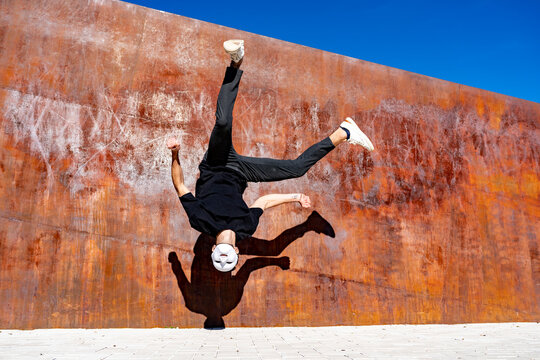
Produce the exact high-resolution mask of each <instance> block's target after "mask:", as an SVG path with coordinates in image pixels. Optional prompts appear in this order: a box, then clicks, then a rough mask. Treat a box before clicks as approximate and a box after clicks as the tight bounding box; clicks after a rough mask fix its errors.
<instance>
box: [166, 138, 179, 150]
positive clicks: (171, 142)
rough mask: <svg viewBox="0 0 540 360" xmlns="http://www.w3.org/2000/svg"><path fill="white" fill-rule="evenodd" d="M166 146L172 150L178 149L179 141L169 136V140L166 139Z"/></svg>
mask: <svg viewBox="0 0 540 360" xmlns="http://www.w3.org/2000/svg"><path fill="white" fill-rule="evenodd" d="M167 147H168V148H169V149H171V150H173V151H178V150H180V141H178V139H177V138H174V137H172V138H169V140H167Z"/></svg>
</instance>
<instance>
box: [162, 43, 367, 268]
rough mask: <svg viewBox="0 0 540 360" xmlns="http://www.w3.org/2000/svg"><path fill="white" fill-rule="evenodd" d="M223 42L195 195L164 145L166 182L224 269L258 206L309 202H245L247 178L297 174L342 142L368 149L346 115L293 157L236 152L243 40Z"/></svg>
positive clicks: (274, 197)
mask: <svg viewBox="0 0 540 360" xmlns="http://www.w3.org/2000/svg"><path fill="white" fill-rule="evenodd" d="M223 46H224V48H225V51H226V52H227V53H228V54H229V55H230V56H231V64H230V66H229V67H228V68H227V70H226V72H225V78H224V80H223V84H222V85H221V89H220V92H219V95H218V100H217V109H216V123H215V126H214V129H213V130H212V134H211V135H210V141H209V144H208V150H207V152H206V154H205V155H204V158H203V160H202V162H201V163H200V165H199V170H200V176H199V179H198V180H197V184H196V195H197V196H196V197H195V196H194V195H193V194H192V193H191V192H190V191H189V189H188V188H187V187H186V186H185V185H184V177H183V173H182V168H181V167H180V162H179V159H178V152H179V150H180V149H179V145H180V144H179V142H178V141H177V140H176V139H175V138H171V139H169V141H168V142H167V146H168V148H169V149H171V151H172V166H171V175H172V181H173V184H174V187H175V189H176V192H177V194H178V196H179V198H180V201H181V203H182V206H183V207H184V210H185V211H186V213H187V215H188V218H189V222H190V224H191V226H192V227H193V228H194V229H195V230H198V231H200V232H201V233H205V234H208V235H211V236H213V237H215V238H216V244H215V245H214V246H213V248H212V255H211V258H212V262H213V265H214V267H215V268H216V269H217V270H219V271H222V272H227V271H231V270H233V269H234V267H235V266H236V263H237V262H238V252H239V250H238V248H237V247H236V241H241V240H242V239H245V238H247V237H249V236H251V235H252V234H253V233H254V232H255V230H256V229H257V226H258V224H259V217H260V216H261V215H262V214H263V212H264V210H266V209H268V208H271V207H273V206H277V205H281V204H284V203H287V202H298V203H300V205H301V206H302V207H304V208H308V207H310V206H311V201H310V199H309V197H308V196H306V195H304V194H270V195H265V196H262V197H260V198H259V199H257V200H256V201H255V202H254V203H253V204H252V205H251V206H250V207H248V206H247V205H246V203H245V202H244V200H243V199H242V194H243V193H244V190H245V189H246V187H247V182H261V181H266V182H267V181H279V180H285V179H292V178H296V177H300V176H302V175H304V174H305V173H306V172H307V171H308V170H309V169H310V168H311V167H312V166H313V165H314V164H315V163H316V162H317V161H319V160H320V159H322V158H323V157H324V156H325V155H326V154H328V153H329V152H330V151H331V150H333V149H334V147H336V146H338V145H339V144H341V143H343V142H345V141H348V142H349V143H352V144H359V145H361V146H363V147H364V148H366V149H367V150H369V151H372V150H373V145H372V144H371V141H370V140H369V139H368V138H367V136H366V135H364V133H362V131H361V130H360V129H359V128H358V126H357V125H356V124H355V123H354V121H353V120H352V119H351V118H346V119H345V121H344V122H342V123H341V125H340V126H339V127H338V128H337V129H336V130H335V131H334V132H333V133H332V134H330V136H329V137H327V138H325V139H323V140H322V141H320V142H318V143H317V144H315V145H312V146H311V147H309V148H308V149H307V150H306V151H304V152H303V153H302V154H301V155H300V156H299V157H298V158H296V159H294V160H277V159H268V158H253V157H247V156H242V155H239V154H238V153H237V152H236V151H235V150H234V148H233V145H232V121H233V117H232V113H233V107H234V103H235V100H236V96H237V94H238V86H239V84H240V78H241V77H242V73H243V72H242V70H240V65H241V64H242V60H243V57H244V41H243V40H228V41H225V43H224V44H223Z"/></svg>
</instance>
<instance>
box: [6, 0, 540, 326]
mask: <svg viewBox="0 0 540 360" xmlns="http://www.w3.org/2000/svg"><path fill="white" fill-rule="evenodd" d="M228 38H243V39H245V40H246V54H247V55H246V59H245V61H244V64H243V68H244V70H245V73H244V77H243V79H242V83H241V85H240V93H239V96H238V100H237V104H236V108H235V114H234V116H235V123H234V131H233V136H234V144H235V146H236V148H237V150H238V151H239V152H240V153H243V154H247V155H252V156H269V157H279V158H293V157H295V156H297V155H298V154H299V153H300V151H301V150H303V149H304V148H306V147H307V146H309V145H310V144H311V143H313V142H315V141H317V140H319V139H321V138H323V137H324V136H326V135H328V134H329V133H330V132H331V131H332V130H333V129H334V128H335V127H336V126H337V125H338V124H339V123H340V122H341V121H342V119H343V118H344V117H345V116H353V117H354V118H355V119H356V120H357V122H358V123H359V124H361V128H362V129H363V130H365V132H366V134H367V135H368V136H369V137H370V138H371V139H372V140H373V143H374V145H375V149H376V150H375V151H374V152H373V153H366V152H364V151H362V150H361V149H360V148H358V147H353V146H350V145H348V144H344V145H341V146H340V147H339V148H337V149H336V150H334V151H333V152H332V153H330V154H329V155H328V156H327V157H326V158H325V159H323V160H322V161H321V162H320V163H319V164H317V165H316V166H315V167H314V168H313V169H312V170H311V171H310V172H309V173H308V174H307V175H306V176H304V177H302V178H300V179H296V180H289V181H284V182H280V183H270V184H251V185H250V186H249V187H248V189H247V191H246V194H245V198H246V199H247V202H248V203H250V202H251V201H253V200H254V199H255V198H257V197H258V196H260V195H263V194H265V193H272V192H285V193H286V192H304V193H306V194H308V195H310V196H311V199H312V203H313V207H314V210H317V211H318V212H319V213H320V214H321V216H322V217H323V218H324V219H326V220H327V221H328V222H329V223H330V224H331V226H332V227H333V229H334V230H335V233H336V234H335V238H331V237H329V236H325V235H322V234H318V233H316V232H314V231H310V232H308V233H307V234H305V235H304V236H303V237H300V238H298V239H296V240H295V237H294V236H296V237H298V234H296V235H295V234H293V235H294V236H293V238H290V239H289V240H288V241H289V242H290V241H293V240H294V242H292V244H290V245H289V246H288V247H287V248H286V249H285V250H284V251H283V253H282V254H281V256H288V257H289V258H290V269H289V270H281V269H280V268H279V267H277V266H267V267H264V268H262V269H259V270H256V271H253V272H252V273H251V276H250V278H249V280H248V281H247V282H246V283H245V287H244V288H243V292H242V288H241V286H240V287H234V286H237V285H234V286H233V285H230V286H231V287H230V288H227V287H224V288H223V287H222V288H219V291H218V290H211V288H212V287H209V286H208V285H209V284H210V285H212V283H213V282H215V281H216V278H215V274H213V273H212V272H210V271H208V270H204V269H205V266H199V265H200V264H199V265H197V264H195V265H196V266H195V265H194V268H193V271H192V270H191V264H192V261H193V259H194V252H193V247H194V245H195V242H196V241H197V239H198V237H199V234H198V233H197V232H196V231H194V230H192V229H190V227H189V224H188V221H187V217H186V215H185V213H184V212H183V209H182V207H181V205H180V203H179V201H178V199H177V198H176V196H175V193H174V189H173V187H172V184H171V180H170V154H169V152H168V151H167V149H166V148H165V140H166V138H167V136H169V135H170V134H174V135H176V136H178V137H179V138H180V139H181V142H182V151H181V160H182V165H183V167H184V172H185V176H186V182H187V185H188V186H189V187H190V188H191V189H194V183H195V180H196V177H197V165H198V162H199V161H200V160H201V157H202V155H203V153H204V151H205V147H206V143H207V141H208V138H209V133H210V130H211V129H212V126H213V122H214V111H215V102H216V99H217V94H218V91H219V85H220V84H221V80H222V76H223V73H224V70H225V66H226V65H227V63H228V60H227V56H226V54H225V53H224V52H223V50H222V45H221V44H222V42H223V41H224V40H226V39H228ZM539 119H540V105H539V104H537V103H532V102H528V101H524V100H520V99H516V98H512V97H508V96H502V95H499V94H495V93H491V92H488V91H483V90H479V89H474V88H470V87H466V86H462V85H458V84H453V83H449V82H446V81H442V80H437V79H433V78H429V77H426V76H421V75H417V74H413V73H409V72H406V71H402V70H397V69H392V68H389V67H385V66H381V65H377V64H372V63H368V62H365V61H361V60H357V59H352V58H347V57H344V56H339V55H335V54H331V53H327V52H323V51H319V50H315V49H310V48H306V47H302V46H299V45H295V44H290V43H286V42H283V41H278V40H274V39H270V38H266V37H263V36H258V35H254V34H249V33H244V32H241V31H237V30H234V29H228V28H224V27H221V26H218V25H213V24H209V23H204V22H201V21H197V20H193V19H189V18H184V17H181V16H175V15H171V14H167V13H163V12H159V11H154V10H150V9H145V8H142V7H138V6H134V5H130V4H126V3H122V2H116V1H107V0H106V1H79V0H77V1H57V0H53V1H51V0H47V1H36V0H31V1H30V0H28V1H13V0H11V1H10V0H7V1H2V2H0V127H1V132H0V144H1V146H0V173H1V178H0V179H1V181H0V199H1V201H0V328H23V329H27V328H47V327H154V326H160V327H164V326H179V327H200V326H202V324H203V322H204V321H205V319H206V318H205V316H203V315H200V314H197V313H195V312H192V311H190V310H189V309H187V308H186V306H185V302H187V301H189V302H191V307H192V310H193V308H197V306H198V307H205V306H206V307H212V306H213V305H215V304H218V305H219V303H216V300H215V298H213V296H214V295H216V293H217V292H218V293H219V292H221V295H227V296H233V295H234V296H237V297H238V296H240V298H239V301H237V304H232V305H230V304H229V305H228V306H233V307H234V308H233V309H232V311H230V313H229V314H228V315H226V316H225V317H224V321H225V324H226V326H282V325H342V324H381V323H454V322H498V321H538V320H540V305H539V300H540V258H539V245H540V239H539V234H540V221H539V218H540V201H539V195H540V182H539V179H538V177H539V157H540V144H539V141H540V140H539V139H540V131H539ZM310 213H311V211H310V210H303V209H301V208H300V207H299V206H296V205H293V204H287V205H285V206H282V207H281V208H275V209H270V210H268V211H267V212H266V213H265V214H264V215H263V217H262V218H261V226H260V228H259V230H258V231H257V233H256V234H255V235H256V237H258V238H262V239H273V238H275V237H276V236H277V235H278V234H280V233H281V232H282V231H283V230H286V229H289V228H292V227H294V226H295V225H298V224H300V223H302V222H304V221H305V220H306V219H307V218H308V216H309V215H310ZM321 221H322V220H321ZM312 225H313V224H311V223H309V226H312ZM302 226H304V227H306V226H307V225H302ZM302 226H301V227H302ZM309 226H308V227H309ZM296 230H298V228H296ZM296 230H294V229H293V230H291V231H292V232H294V231H296ZM203 240H204V239H203ZM199 244H201V246H203V245H205V244H204V241H203V242H200V243H199ZM199 250H200V249H199ZM201 251H202V254H203V255H204V252H205V251H207V250H204V249H203V250H201ZM171 252H174V253H176V254H177V255H178V258H179V262H180V264H181V267H182V268H183V271H184V272H185V274H186V276H187V279H188V280H191V281H192V282H193V283H194V284H199V285H200V284H203V286H201V287H199V288H191V293H190V294H191V295H189V296H190V298H189V299H188V300H184V297H183V295H182V294H181V292H180V289H179V286H178V285H177V281H176V277H175V274H174V273H173V271H172V270H171V264H170V263H169V261H168V256H169V253H171ZM204 256H206V255H204ZM246 258H248V257H246V256H243V257H241V263H244V262H245V260H246ZM201 259H202V258H201ZM271 259H274V260H268V259H266V260H261V261H263V262H264V263H261V264H259V265H271V264H274V265H275V264H276V263H277V261H278V260H275V258H271ZM173 260H174V259H173ZM208 260H209V258H208ZM201 261H202V260H201ZM176 264H177V263H176ZM201 269H202V270H201ZM193 275H196V276H193ZM230 284H232V282H231V283H230ZM209 289H210V290H209ZM214 289H216V287H214ZM218 295H219V294H218ZM237 300H238V299H237ZM224 303H225V300H223V302H222V304H224ZM218 305H215V306H218ZM223 306H224V305H223ZM203 310H204V309H203ZM206 310H208V309H206ZM226 310H227V311H228V310H231V309H226ZM195 311H197V309H195ZM198 311H202V310H200V309H199V310H198ZM223 311H225V310H223ZM207 316H215V317H216V316H217V317H219V316H220V315H219V314H218V315H216V314H214V315H207Z"/></svg>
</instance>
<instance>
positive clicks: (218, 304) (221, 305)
mask: <svg viewBox="0 0 540 360" xmlns="http://www.w3.org/2000/svg"><path fill="white" fill-rule="evenodd" d="M309 231H315V232H317V233H319V234H321V233H322V234H325V235H328V236H330V237H334V236H335V232H334V229H333V228H332V225H330V223H329V222H328V221H326V220H325V219H324V218H323V217H322V216H321V215H320V214H319V213H318V212H316V211H313V212H312V213H311V215H309V217H308V218H307V219H306V221H305V222H303V223H301V224H299V225H296V226H294V227H292V228H290V229H287V230H285V231H284V232H282V233H281V234H280V235H279V236H278V237H276V238H275V239H274V240H262V239H257V238H253V237H251V238H247V239H244V240H241V241H238V242H237V244H236V246H237V247H238V249H239V250H240V255H256V256H258V257H255V258H250V259H248V260H247V261H246V262H245V263H244V265H242V267H241V268H240V270H238V272H237V273H236V275H234V276H233V275H232V272H227V273H223V272H220V271H218V270H216V269H215V268H214V266H213V265H212V261H211V258H210V256H211V254H212V246H213V245H214V244H215V243H216V239H215V238H214V237H212V236H209V235H206V234H201V235H200V236H199V238H198V239H197V242H196V243H195V247H194V248H193V251H194V253H195V257H194V258H193V263H192V265H191V283H190V282H189V281H188V279H187V277H186V275H185V273H184V271H183V270H182V265H181V264H180V261H179V260H178V256H177V255H176V253H175V252H170V253H169V262H170V263H171V267H172V271H173V273H174V275H175V276H176V280H177V281H178V287H179V288H180V291H181V292H182V295H183V296H184V301H185V303H186V307H187V308H188V309H189V310H190V311H193V312H195V313H198V314H202V315H204V316H206V321H205V322H204V328H205V329H216V328H217V329H223V328H225V322H224V321H223V316H225V315H227V314H229V313H230V312H231V311H232V310H233V309H234V308H235V307H236V306H237V305H238V304H239V303H240V300H241V299H242V294H243V293H244V286H245V285H246V283H247V281H248V279H249V275H250V274H251V273H252V272H253V271H255V270H257V269H262V268H264V267H266V266H272V265H273V266H279V267H280V268H281V269H283V270H288V269H289V264H290V260H289V258H288V257H287V256H283V257H278V258H276V257H263V256H278V255H279V254H281V252H282V251H283V250H284V249H285V248H286V247H287V246H289V245H290V244H292V242H293V241H295V240H297V239H299V238H301V237H302V236H304V234H305V233H307V232H309Z"/></svg>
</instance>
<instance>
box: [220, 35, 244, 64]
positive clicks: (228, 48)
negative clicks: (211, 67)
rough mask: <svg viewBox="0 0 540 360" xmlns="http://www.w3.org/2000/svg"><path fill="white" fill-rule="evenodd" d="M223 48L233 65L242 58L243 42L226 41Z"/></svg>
mask: <svg viewBox="0 0 540 360" xmlns="http://www.w3.org/2000/svg"><path fill="white" fill-rule="evenodd" d="M223 48H224V49H225V52H226V53H227V54H229V55H231V60H232V61H234V62H235V63H237V62H239V61H240V60H242V58H243V57H244V40H227V41H225V42H224V43H223Z"/></svg>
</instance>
